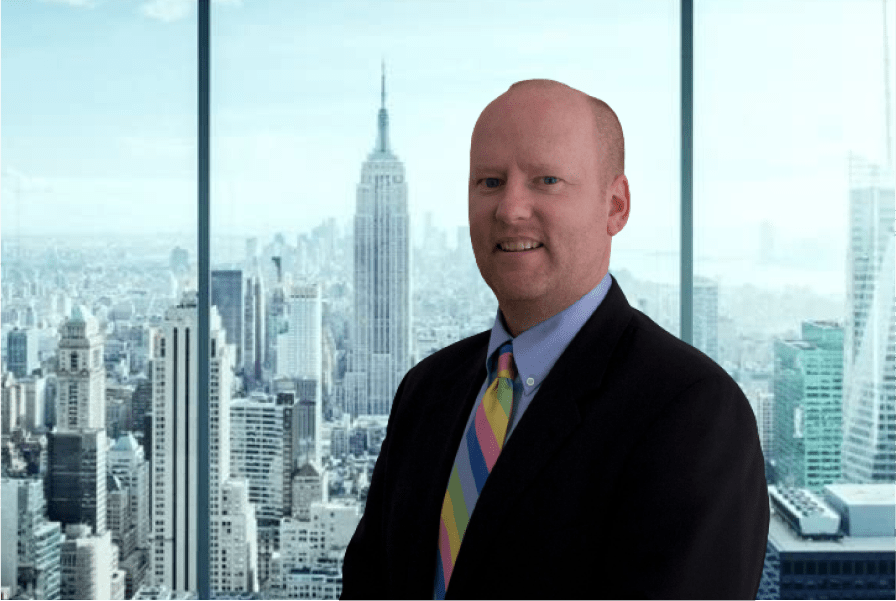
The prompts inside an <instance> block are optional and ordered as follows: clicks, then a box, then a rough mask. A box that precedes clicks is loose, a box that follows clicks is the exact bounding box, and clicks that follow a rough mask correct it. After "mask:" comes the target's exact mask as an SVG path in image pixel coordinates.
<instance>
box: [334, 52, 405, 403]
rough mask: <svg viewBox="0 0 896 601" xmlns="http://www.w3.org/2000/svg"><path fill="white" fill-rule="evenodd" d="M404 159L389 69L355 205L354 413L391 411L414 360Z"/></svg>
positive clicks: (351, 397)
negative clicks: (396, 149) (394, 135)
mask: <svg viewBox="0 0 896 601" xmlns="http://www.w3.org/2000/svg"><path fill="white" fill-rule="evenodd" d="M408 227H409V217H408V186H407V182H406V181H405V169H404V163H402V162H401V161H400V160H399V159H398V157H397V156H396V155H395V154H394V153H393V152H392V149H391V146H390V143H389V115H388V113H387V111H386V76H385V67H384V70H383V76H382V91H381V106H380V110H379V116H378V127H377V139H376V146H375V147H374V149H373V151H372V152H371V153H370V154H369V155H368V156H367V160H366V161H365V162H364V164H363V165H362V167H361V180H360V182H359V183H358V187H357V204H356V210H355V231H354V236H355V245H354V284H355V290H354V293H355V324H356V326H355V330H354V337H353V340H352V343H353V349H352V350H353V353H352V359H351V364H350V366H349V370H350V371H351V372H353V373H354V375H353V376H350V377H348V378H347V380H346V382H347V385H348V386H350V387H351V388H350V391H349V411H350V412H351V413H352V414H353V415H388V414H389V411H390V409H391V406H392V398H393V396H394V395H395V391H396V390H397V389H398V385H399V383H400V382H401V379H402V378H403V377H404V374H405V372H407V370H408V369H409V368H410V367H411V364H410V345H411V336H410V323H411V322H410V269H409V254H410V239H409V233H408Z"/></svg>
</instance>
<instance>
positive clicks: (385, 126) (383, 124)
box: [373, 59, 392, 155]
mask: <svg viewBox="0 0 896 601" xmlns="http://www.w3.org/2000/svg"><path fill="white" fill-rule="evenodd" d="M382 68H383V72H382V75H381V77H380V86H381V88H380V103H381V104H380V112H379V119H378V127H377V134H376V147H375V148H374V149H373V152H374V153H376V154H387V155H388V154H392V152H391V150H390V149H389V113H388V112H386V60H385V59H383V63H382Z"/></svg>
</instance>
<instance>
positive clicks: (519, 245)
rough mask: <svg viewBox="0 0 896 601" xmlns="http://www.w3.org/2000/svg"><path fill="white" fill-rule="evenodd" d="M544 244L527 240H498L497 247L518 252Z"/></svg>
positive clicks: (510, 251)
mask: <svg viewBox="0 0 896 601" xmlns="http://www.w3.org/2000/svg"><path fill="white" fill-rule="evenodd" d="M542 246H544V244H542V243H541V242H534V241H531V240H527V241H525V242H499V243H498V245H497V247H498V248H499V249H500V250H503V251H504V252H508V253H518V252H523V251H527V250H533V249H535V248H541V247H542Z"/></svg>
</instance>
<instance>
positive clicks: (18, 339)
mask: <svg viewBox="0 0 896 601" xmlns="http://www.w3.org/2000/svg"><path fill="white" fill-rule="evenodd" d="M37 346H38V332H37V330H35V329H34V328H24V329H19V328H14V329H12V330H10V332H9V334H7V337H6V365H7V367H8V369H9V371H10V372H12V373H13V374H15V376H16V377H17V378H24V377H25V376H30V375H31V373H32V372H33V371H34V370H35V369H37V368H39V367H40V359H39V355H38V348H37Z"/></svg>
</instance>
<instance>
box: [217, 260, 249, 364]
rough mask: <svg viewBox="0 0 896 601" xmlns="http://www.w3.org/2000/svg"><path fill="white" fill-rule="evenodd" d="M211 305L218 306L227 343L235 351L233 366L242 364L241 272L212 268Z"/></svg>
mask: <svg viewBox="0 0 896 601" xmlns="http://www.w3.org/2000/svg"><path fill="white" fill-rule="evenodd" d="M211 294H212V305H214V306H215V307H217V308H218V314H219V315H220V316H221V325H222V326H223V328H224V332H225V339H226V340H227V344H232V345H234V349H235V351H236V357H235V363H234V366H236V367H240V366H242V364H243V272H242V271H240V270H239V269H216V270H212V288H211Z"/></svg>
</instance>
